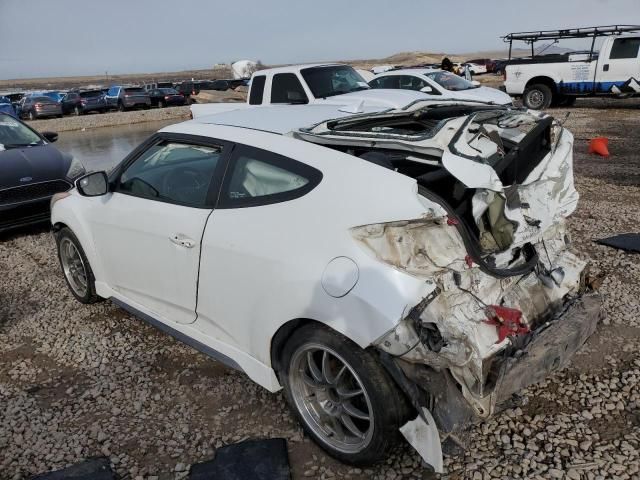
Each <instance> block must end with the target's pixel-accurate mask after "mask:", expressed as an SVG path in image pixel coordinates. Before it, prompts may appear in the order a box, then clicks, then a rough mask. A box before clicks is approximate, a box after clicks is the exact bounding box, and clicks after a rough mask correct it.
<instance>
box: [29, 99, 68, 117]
mask: <svg viewBox="0 0 640 480" xmlns="http://www.w3.org/2000/svg"><path fill="white" fill-rule="evenodd" d="M20 116H21V117H22V118H25V117H26V118H28V119H29V120H36V119H38V118H42V117H62V106H61V105H60V104H59V103H58V102H56V101H55V100H52V99H51V98H49V97H45V96H44V95H42V96H37V95H32V96H28V97H25V98H23V99H22V102H21V106H20Z"/></svg>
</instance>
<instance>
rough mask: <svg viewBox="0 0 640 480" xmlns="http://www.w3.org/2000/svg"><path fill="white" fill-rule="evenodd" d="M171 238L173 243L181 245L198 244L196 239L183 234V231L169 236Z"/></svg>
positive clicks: (190, 245)
mask: <svg viewBox="0 0 640 480" xmlns="http://www.w3.org/2000/svg"><path fill="white" fill-rule="evenodd" d="M169 240H171V242H172V243H175V244H176V245H178V246H179V247H184V248H193V247H195V246H196V242H195V241H194V240H191V239H190V238H189V237H187V236H185V235H182V234H181V233H176V234H175V235H172V236H171V237H169Z"/></svg>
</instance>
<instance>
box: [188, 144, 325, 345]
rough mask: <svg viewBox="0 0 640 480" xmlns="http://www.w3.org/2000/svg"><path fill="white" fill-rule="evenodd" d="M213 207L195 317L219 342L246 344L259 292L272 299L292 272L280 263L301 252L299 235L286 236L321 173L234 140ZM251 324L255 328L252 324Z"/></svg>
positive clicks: (305, 212)
mask: <svg viewBox="0 0 640 480" xmlns="http://www.w3.org/2000/svg"><path fill="white" fill-rule="evenodd" d="M227 172H228V173H227V174H226V175H225V180H224V184H223V187H222V190H221V192H220V199H219V201H218V204H217V207H216V209H215V211H214V212H213V213H212V215H211V218H210V220H209V223H208V225H207V228H206V230H205V233H204V236H203V238H202V255H201V266H200V281H199V283H198V292H199V295H198V309H197V311H198V322H199V323H203V324H206V327H205V329H206V330H207V331H208V332H211V333H210V334H211V335H212V336H213V337H215V338H216V339H218V340H219V341H221V342H224V343H226V344H229V345H232V346H235V347H241V348H242V349H243V350H245V351H246V349H247V348H248V347H249V346H248V343H247V342H249V339H250V338H251V335H250V331H251V330H252V329H253V328H256V327H257V324H256V323H255V322H252V321H251V320H252V319H256V318H257V317H259V316H260V310H261V307H262V306H264V301H265V299H271V300H270V302H271V304H273V299H275V298H279V296H280V295H282V292H285V291H286V290H287V289H288V288H295V285H296V282H297V280H296V279H291V278H286V277H285V275H286V274H285V273H283V272H290V271H292V270H294V269H291V268H287V267H286V265H287V263H296V262H304V261H307V262H308V261H309V259H308V258H307V259H303V258H301V253H300V251H298V250H303V249H304V248H305V247H304V245H305V242H304V241H302V240H301V241H300V243H299V244H295V242H294V245H293V246H292V242H291V241H289V239H290V237H291V236H292V235H293V236H296V237H300V238H303V237H304V236H305V235H307V233H304V232H296V228H295V225H296V224H300V223H303V221H304V220H303V219H307V218H308V216H309V215H310V214H312V213H311V212H310V210H309V208H310V207H309V205H310V203H309V197H308V196H307V194H309V193H310V192H311V191H312V190H313V189H314V188H315V187H316V186H317V185H318V184H319V183H320V181H321V179H322V173H321V172H320V171H319V170H317V169H315V168H313V167H311V166H309V165H307V164H304V163H302V162H298V161H296V160H294V159H291V158H289V157H285V156H283V155H278V154H275V153H273V152H269V151H266V150H262V149H259V148H255V147H251V146H247V145H236V146H235V147H234V149H233V153H232V155H231V160H230V162H229V167H228V169H227ZM258 328H259V327H258Z"/></svg>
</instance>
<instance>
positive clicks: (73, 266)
mask: <svg viewBox="0 0 640 480" xmlns="http://www.w3.org/2000/svg"><path fill="white" fill-rule="evenodd" d="M59 248H60V263H61V264H62V269H63V270H64V276H65V277H66V279H67V282H69V285H70V286H71V289H72V290H73V291H74V292H75V294H76V295H78V296H79V297H84V296H85V295H86V294H87V269H86V267H85V264H84V262H83V261H82V255H80V252H79V251H78V248H77V247H76V246H75V244H74V243H73V242H72V241H71V240H69V239H68V238H63V239H62V240H61V241H60V247H59Z"/></svg>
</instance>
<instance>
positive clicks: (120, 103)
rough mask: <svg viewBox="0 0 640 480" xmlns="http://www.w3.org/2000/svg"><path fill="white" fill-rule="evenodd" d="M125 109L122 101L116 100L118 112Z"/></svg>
mask: <svg viewBox="0 0 640 480" xmlns="http://www.w3.org/2000/svg"><path fill="white" fill-rule="evenodd" d="M125 110H126V108H125V106H124V103H122V102H118V111H119V112H124V111H125Z"/></svg>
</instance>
